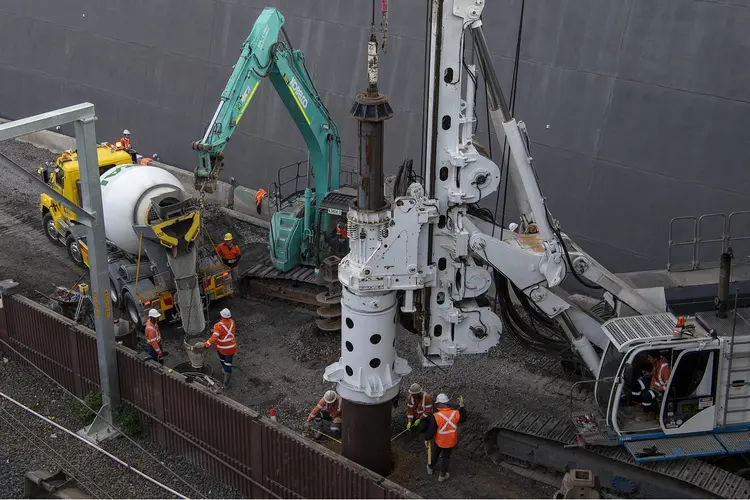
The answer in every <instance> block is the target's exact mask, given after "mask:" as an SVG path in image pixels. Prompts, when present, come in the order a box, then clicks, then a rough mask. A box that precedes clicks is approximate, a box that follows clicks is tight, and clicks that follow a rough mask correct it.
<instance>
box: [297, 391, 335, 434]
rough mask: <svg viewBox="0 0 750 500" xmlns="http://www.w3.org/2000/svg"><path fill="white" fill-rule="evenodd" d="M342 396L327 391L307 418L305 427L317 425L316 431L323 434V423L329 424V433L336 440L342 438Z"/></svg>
mask: <svg viewBox="0 0 750 500" xmlns="http://www.w3.org/2000/svg"><path fill="white" fill-rule="evenodd" d="M341 403H342V401H341V396H339V395H338V394H337V393H336V391H326V393H325V394H323V397H322V398H320V401H318V404H317V405H315V408H313V409H312V411H311V412H310V414H309V415H308V416H307V422H305V426H306V427H308V426H310V425H312V424H313V423H314V424H315V429H316V430H317V431H318V432H323V422H328V423H329V424H330V426H329V432H330V433H331V436H332V437H334V438H338V437H339V436H341V424H342V423H343V422H342V418H343V413H342V411H341ZM315 438H316V439H319V438H320V434H316V436H315Z"/></svg>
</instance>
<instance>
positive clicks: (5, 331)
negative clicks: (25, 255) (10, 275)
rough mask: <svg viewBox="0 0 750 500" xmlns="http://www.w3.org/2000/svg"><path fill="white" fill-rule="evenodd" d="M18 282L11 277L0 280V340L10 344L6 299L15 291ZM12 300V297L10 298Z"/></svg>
mask: <svg viewBox="0 0 750 500" xmlns="http://www.w3.org/2000/svg"><path fill="white" fill-rule="evenodd" d="M17 287H18V283H16V282H15V281H13V280H11V279H7V280H3V281H0V340H1V341H3V342H5V343H6V344H8V345H10V330H9V328H10V327H9V326H8V323H9V322H8V300H9V298H10V296H11V295H13V294H14V293H16V288H17ZM10 300H12V299H10Z"/></svg>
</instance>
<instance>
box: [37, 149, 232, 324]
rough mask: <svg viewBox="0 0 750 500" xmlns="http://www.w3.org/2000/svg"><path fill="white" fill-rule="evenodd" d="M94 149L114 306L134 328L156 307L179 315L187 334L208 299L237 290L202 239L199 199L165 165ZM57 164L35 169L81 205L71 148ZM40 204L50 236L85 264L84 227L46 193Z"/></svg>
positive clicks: (201, 321) (165, 314) (167, 314)
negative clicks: (50, 168) (137, 162)
mask: <svg viewBox="0 0 750 500" xmlns="http://www.w3.org/2000/svg"><path fill="white" fill-rule="evenodd" d="M98 152H99V165H100V168H101V170H102V171H103V172H102V175H101V179H100V185H101V189H102V203H103V217H104V222H105V229H106V234H107V249H108V265H109V276H110V296H111V300H112V303H113V304H114V305H115V307H117V308H124V309H125V312H126V313H127V314H128V317H129V319H130V320H131V321H133V322H134V323H135V324H136V325H139V326H142V325H143V324H144V322H145V316H146V313H147V310H148V309H150V308H155V309H158V310H159V311H161V312H162V315H163V316H162V317H171V318H173V319H174V320H175V321H178V320H180V321H181V322H182V327H183V329H184V330H185V332H186V333H196V332H200V331H202V330H203V328H204V326H205V317H204V314H203V307H204V305H205V304H206V302H207V301H211V300H217V299H220V298H222V297H226V296H227V295H231V294H232V293H233V292H234V287H233V283H232V279H231V276H230V273H229V268H227V267H226V266H224V265H223V264H222V263H221V262H220V261H219V259H218V257H217V256H216V255H215V252H213V251H212V250H213V248H212V247H210V246H209V247H206V246H204V245H201V244H199V242H200V241H201V240H200V238H199V237H200V233H201V217H200V210H199V206H198V203H197V200H195V199H194V198H192V197H191V196H190V195H188V194H187V193H186V192H185V190H184V189H183V187H182V184H181V183H180V181H179V180H178V179H177V178H176V177H175V176H174V175H172V174H171V173H170V172H168V171H166V170H164V169H161V168H157V167H152V166H141V165H133V164H132V163H131V162H132V158H130V155H128V154H127V153H125V152H122V151H115V150H113V149H111V148H109V147H108V146H100V147H99V149H98ZM113 155H114V159H115V160H117V161H118V163H114V164H113V163H112V159H113V158H112V157H113ZM120 156H122V158H120ZM125 157H127V160H126V159H125ZM56 165H57V166H56V167H55V169H54V170H53V171H52V172H51V173H50V172H48V171H46V170H45V171H40V173H41V174H42V177H43V179H45V180H46V181H47V182H49V183H51V184H52V185H53V186H55V189H58V188H59V189H60V190H61V191H60V192H62V193H63V194H64V195H65V196H66V197H68V198H69V199H71V200H72V201H74V202H75V203H77V204H79V205H80V203H81V200H80V197H79V196H78V195H76V193H78V192H79V191H77V190H76V189H75V186H74V185H73V184H74V183H75V182H76V181H77V179H78V178H79V176H78V163H77V155H76V153H75V152H70V153H66V154H65V155H61V158H58V160H57V161H56ZM60 165H61V166H62V168H61V167H60ZM63 168H64V169H65V170H64V171H63V170H62V169H63ZM61 171H62V172H63V173H62V175H61V174H60V172H61ZM41 208H42V213H43V221H44V224H45V226H44V227H45V231H46V232H47V235H48V236H50V239H52V238H51V236H56V239H55V241H65V242H66V244H67V245H68V249H69V253H70V255H71V258H72V259H73V260H74V261H75V262H77V263H79V264H80V265H83V266H87V265H88V249H87V247H86V244H85V238H84V237H83V231H82V229H83V228H82V227H81V226H79V225H78V224H76V222H75V220H74V219H73V218H71V217H70V216H69V214H68V213H67V212H66V211H64V209H62V207H61V206H59V205H58V204H57V203H56V202H54V200H51V199H50V198H49V197H47V196H46V195H42V196H41ZM53 229H54V230H55V231H56V232H57V233H59V236H57V234H56V233H55V232H53V231H52V230H53ZM50 233H51V234H50Z"/></svg>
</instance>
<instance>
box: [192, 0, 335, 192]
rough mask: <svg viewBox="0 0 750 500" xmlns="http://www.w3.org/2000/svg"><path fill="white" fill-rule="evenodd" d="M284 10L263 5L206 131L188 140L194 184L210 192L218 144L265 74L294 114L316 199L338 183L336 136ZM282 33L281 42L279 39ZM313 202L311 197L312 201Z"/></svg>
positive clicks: (218, 163)
mask: <svg viewBox="0 0 750 500" xmlns="http://www.w3.org/2000/svg"><path fill="white" fill-rule="evenodd" d="M283 25H284V16H282V15H281V13H280V12H279V11H278V10H276V9H274V8H271V7H266V8H265V9H263V12H262V13H261V14H260V16H259V17H258V19H257V20H256V21H255V25H254V26H253V29H252V31H251V32H250V35H249V36H248V37H247V39H246V40H245V42H244V43H243V44H242V52H241V54H240V57H239V59H238V61H237V63H236V64H235V66H234V70H233V71H232V74H231V76H230V77H229V81H228V82H227V85H226V87H225V89H224V91H223V92H222V94H221V101H220V102H219V106H218V107H217V108H216V112H215V113H214V115H213V118H211V122H210V123H209V125H208V127H207V129H206V133H205V135H204V136H203V138H202V139H201V140H199V141H195V142H193V143H192V147H193V149H195V150H197V151H198V166H197V168H196V170H195V187H196V189H198V190H201V191H205V192H208V193H211V192H213V191H214V189H215V187H216V181H217V180H218V178H219V174H220V172H221V170H222V168H223V166H224V148H225V147H226V145H227V142H229V139H230V138H231V137H232V134H233V133H234V131H235V129H236V127H237V125H238V124H239V122H240V120H241V119H242V117H243V116H244V114H245V111H246V109H247V107H248V105H249V104H250V100H251V99H252V98H253V96H254V95H255V92H256V91H257V90H258V86H259V85H260V82H261V81H262V80H263V79H264V78H266V77H268V78H269V80H271V83H272V84H273V86H274V88H275V89H276V92H277V94H278V95H279V97H280V98H281V101H282V102H283V103H284V106H285V107H286V109H287V111H288V112H289V114H290V115H291V117H292V118H293V119H294V122H295V124H296V125H297V128H298V129H299V131H300V133H302V136H303V138H304V140H305V143H306V145H307V147H308V150H309V152H310V165H311V168H312V170H313V172H312V173H313V176H314V177H315V191H316V201H317V202H318V203H319V202H320V201H321V200H322V198H323V197H324V196H325V194H326V193H327V190H329V189H336V188H338V187H339V173H340V166H341V165H340V153H339V150H340V138H339V133H338V129H337V127H336V124H335V123H334V121H333V119H332V118H331V116H330V114H329V113H328V110H327V109H326V107H325V106H324V105H323V103H322V101H321V100H320V96H319V95H318V93H317V91H316V89H315V86H314V84H313V83H312V80H311V78H310V75H309V73H308V72H307V68H306V66H305V60H304V55H303V54H302V52H301V51H299V50H294V49H292V48H291V45H290V44H289V41H288V39H287V37H286V33H285V32H284V28H283ZM280 35H283V37H284V39H285V40H286V43H284V41H281V40H279V36H280ZM316 205H317V203H316Z"/></svg>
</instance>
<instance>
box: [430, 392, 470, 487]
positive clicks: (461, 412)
mask: <svg viewBox="0 0 750 500" xmlns="http://www.w3.org/2000/svg"><path fill="white" fill-rule="evenodd" d="M435 407H436V408H437V410H436V411H435V412H434V413H433V414H432V415H430V417H429V418H428V419H427V423H426V424H425V423H422V426H424V438H425V441H429V440H430V439H433V438H434V439H435V442H434V443H432V444H433V446H431V447H430V446H428V447H427V449H428V450H430V448H432V451H431V453H432V456H431V457H429V459H428V463H427V474H430V475H432V473H433V466H434V465H435V463H436V462H437V460H438V458H440V457H441V456H442V457H443V458H442V460H441V462H440V476H439V477H438V481H439V482H441V483H442V482H443V481H447V480H448V478H449V477H451V475H450V474H449V473H448V464H449V463H450V459H451V453H453V448H455V447H456V445H457V444H458V424H462V423H464V422H466V409H465V408H464V398H463V397H462V396H459V397H458V410H454V409H453V408H451V406H450V399H449V398H448V396H446V395H445V394H438V396H437V398H436V399H435ZM425 444H427V443H425ZM428 453H429V451H428Z"/></svg>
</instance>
